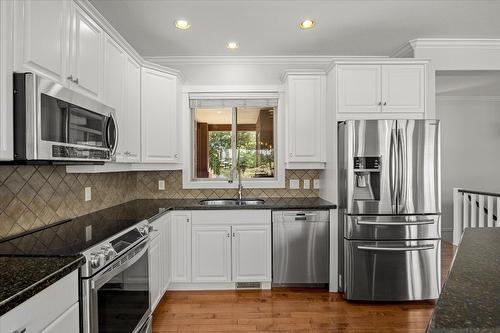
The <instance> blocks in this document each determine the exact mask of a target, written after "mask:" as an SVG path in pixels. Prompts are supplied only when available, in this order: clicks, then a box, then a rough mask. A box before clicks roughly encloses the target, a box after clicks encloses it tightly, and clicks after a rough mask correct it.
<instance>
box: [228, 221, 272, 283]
mask: <svg viewBox="0 0 500 333" xmlns="http://www.w3.org/2000/svg"><path fill="white" fill-rule="evenodd" d="M232 231H233V233H232V235H233V251H232V258H233V281H235V282H259V281H270V280H271V226H270V225H237V226H233V227H232Z"/></svg>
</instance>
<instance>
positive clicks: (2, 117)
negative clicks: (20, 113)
mask: <svg viewBox="0 0 500 333" xmlns="http://www.w3.org/2000/svg"><path fill="white" fill-rule="evenodd" d="M12 6H13V2H12V1H0V160H12V159H13V158H14V152H13V149H14V142H13V132H12V130H13V125H12V116H13V112H12V108H13V106H12V52H11V51H12V37H11V34H12V15H13V8H12Z"/></svg>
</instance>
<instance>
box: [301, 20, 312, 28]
mask: <svg viewBox="0 0 500 333" xmlns="http://www.w3.org/2000/svg"><path fill="white" fill-rule="evenodd" d="M315 25H316V22H314V21H313V20H304V21H302V22H300V24H299V26H300V28H301V29H304V30H307V29H312V28H314V26H315Z"/></svg>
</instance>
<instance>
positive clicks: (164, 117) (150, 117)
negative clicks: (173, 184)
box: [141, 68, 181, 163]
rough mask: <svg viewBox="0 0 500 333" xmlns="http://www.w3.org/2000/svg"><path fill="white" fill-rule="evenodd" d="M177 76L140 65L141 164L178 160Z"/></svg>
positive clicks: (177, 161) (176, 161)
mask: <svg viewBox="0 0 500 333" xmlns="http://www.w3.org/2000/svg"><path fill="white" fill-rule="evenodd" d="M177 80H178V79H177V77H176V76H175V75H171V74H168V73H164V72H161V71H159V70H156V69H151V68H142V76H141V106H142V107H141V135H142V162H143V163H179V161H180V159H179V157H180V153H179V142H178V136H179V135H180V134H181V133H180V130H179V124H178V119H179V117H178V115H177V104H178V103H177V102H178V101H177V99H178V92H177V88H178V87H177V85H178V83H177Z"/></svg>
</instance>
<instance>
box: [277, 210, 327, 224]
mask: <svg viewBox="0 0 500 333" xmlns="http://www.w3.org/2000/svg"><path fill="white" fill-rule="evenodd" d="M293 221H297V222H301V221H306V222H329V221H330V211H329V210H283V211H274V212H273V222H293Z"/></svg>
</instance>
